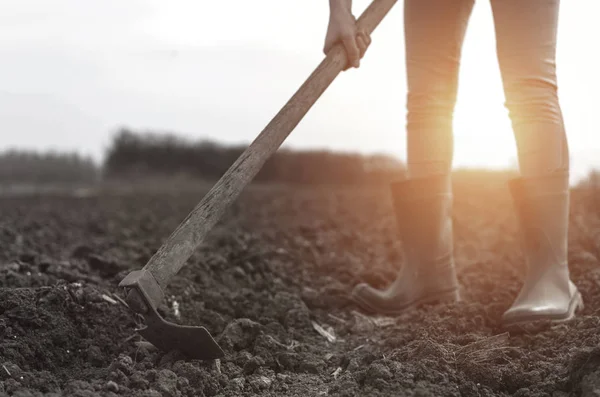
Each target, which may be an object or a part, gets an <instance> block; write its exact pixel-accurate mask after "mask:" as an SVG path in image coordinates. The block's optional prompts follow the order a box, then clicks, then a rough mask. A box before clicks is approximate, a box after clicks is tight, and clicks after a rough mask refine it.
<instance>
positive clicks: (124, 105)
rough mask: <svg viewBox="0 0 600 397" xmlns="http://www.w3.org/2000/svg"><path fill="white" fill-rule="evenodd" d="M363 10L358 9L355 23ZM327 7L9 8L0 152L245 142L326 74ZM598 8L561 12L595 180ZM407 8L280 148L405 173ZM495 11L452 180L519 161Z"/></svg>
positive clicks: (576, 127)
mask: <svg viewBox="0 0 600 397" xmlns="http://www.w3.org/2000/svg"><path fill="white" fill-rule="evenodd" d="M368 3H369V2H368V1H364V0H354V8H355V13H357V14H360V12H362V10H363V9H364V8H365V7H366V6H367V5H368ZM328 12H329V11H328V2H327V1H326V0H285V1H282V0H253V1H248V0H228V1H209V0H169V1H166V0H128V1H122V0H102V1H99V0H96V1H91V0H89V1H82V0H53V1H49V0H2V1H0V72H1V73H0V137H1V139H0V150H2V149H7V148H15V147H18V148H32V149H57V150H63V149H64V150H77V151H79V152H81V153H84V154H88V155H91V156H93V157H94V158H95V159H96V160H98V161H100V160H101V159H102V156H103V152H104V150H105V148H106V146H107V144H108V142H109V141H110V138H111V135H112V134H113V133H114V131H115V130H116V129H117V128H119V127H120V126H128V127H131V128H133V129H152V130H161V131H172V132H176V133H178V134H181V135H183V136H187V137H190V138H193V139H200V138H212V139H215V140H219V141H223V142H229V143H241V142H246V143H247V142H250V141H251V140H252V139H254V137H255V136H256V135H257V134H258V133H259V132H260V131H261V130H262V129H263V128H264V126H265V125H266V124H267V123H268V122H269V120H270V119H271V118H272V117H273V116H274V115H275V114H276V113H277V111H278V110H279V109H280V108H281V106H282V105H283V104H284V103H285V101H287V100H288V99H289V97H290V96H291V95H292V94H293V93H294V92H295V91H296V89H297V88H298V87H299V86H300V84H302V82H303V81H304V80H305V79H306V77H308V75H309V74H310V73H311V72H312V70H313V69H314V68H315V67H316V66H317V64H318V63H319V62H320V61H321V60H322V59H323V54H322V52H321V49H322V45H323V39H324V35H325V31H326V27H327V20H328ZM598 15H600V2H598V0H572V1H564V2H563V5H562V9H561V16H560V25H559V48H558V74H559V87H560V88H559V90H560V99H561V103H562V106H563V111H564V114H565V120H566V125H567V130H568V131H567V133H568V135H569V139H570V145H571V156H572V164H573V173H574V174H575V175H577V176H581V175H584V174H585V173H587V171H588V170H589V169H590V167H598V168H600V156H598V155H597V153H598V152H599V149H600V139H599V133H600V128H599V124H600V121H599V120H600V117H598V113H599V112H600V110H599V109H600V106H599V105H600V77H599V76H598V73H599V72H598V71H599V70H600V55H598V45H597V39H598V37H600V24H598V22H597V16H598ZM402 18H403V15H402V0H399V1H398V4H397V5H396V8H395V9H394V10H392V12H391V13H390V14H389V15H388V17H387V19H386V20H384V21H383V23H382V25H380V27H379V28H378V29H377V30H376V32H375V33H374V35H373V44H372V45H371V48H370V49H369V52H368V53H367V56H366V57H365V59H364V60H363V62H362V65H361V68H360V69H358V70H352V71H349V72H346V73H343V74H342V75H340V77H339V78H338V79H337V80H336V81H334V83H333V85H332V86H331V87H330V88H329V89H328V91H327V92H326V93H325V94H324V96H323V97H322V98H321V100H319V102H318V103H317V104H316V105H315V107H314V108H313V109H312V110H311V111H310V112H309V113H308V115H307V116H306V117H305V118H304V120H303V121H302V122H301V123H300V125H299V126H298V127H297V128H296V130H295V131H294V132H293V133H292V135H291V136H290V138H288V140H287V141H286V145H287V146H291V147H297V148H330V149H336V150H349V151H359V152H363V153H374V152H379V153H388V154H392V155H395V156H397V157H399V158H401V159H404V158H405V150H406V148H405V133H404V123H405V121H404V117H405V105H406V103H405V95H406V84H405V76H404V70H405V69H404V43H403V32H402V30H403V26H402ZM494 46H495V42H494V34H493V24H492V16H491V10H490V6H489V2H488V1H485V0H479V1H477V4H476V6H475V10H474V13H473V15H472V18H471V23H470V26H469V30H468V32H467V38H466V42H465V47H464V50H463V63H462V67H461V77H460V79H461V80H460V81H461V86H460V90H459V100H458V105H457V109H456V113H455V129H456V144H455V146H456V152H455V166H477V167H494V168H498V167H507V166H512V165H514V164H516V160H515V158H516V149H515V143H514V138H513V135H512V131H511V130H510V123H509V121H508V116H507V111H506V110H505V109H504V107H503V102H504V98H503V94H502V88H501V82H500V76H499V71H498V66H497V62H496V57H495V47H494Z"/></svg>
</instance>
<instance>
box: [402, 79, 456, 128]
mask: <svg viewBox="0 0 600 397" xmlns="http://www.w3.org/2000/svg"><path fill="white" fill-rule="evenodd" d="M455 103H456V92H455V90H453V89H440V88H438V89H435V90H433V89H428V90H418V91H416V90H413V91H409V92H408V95H407V101H406V107H407V123H408V128H409V129H412V128H417V127H424V128H427V127H429V126H430V127H435V128H441V127H450V126H451V125H452V116H453V112H454V106H455Z"/></svg>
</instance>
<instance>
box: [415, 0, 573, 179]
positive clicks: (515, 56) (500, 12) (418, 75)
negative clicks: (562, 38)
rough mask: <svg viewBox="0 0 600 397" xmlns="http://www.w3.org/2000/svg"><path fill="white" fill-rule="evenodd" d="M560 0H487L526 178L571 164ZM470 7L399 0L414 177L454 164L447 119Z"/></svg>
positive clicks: (468, 0) (449, 0)
mask: <svg viewBox="0 0 600 397" xmlns="http://www.w3.org/2000/svg"><path fill="white" fill-rule="evenodd" d="M559 3H560V1H559V0H491V4H492V10H493V13H494V22H495V27H496V41H497V53H498V60H499V64H500V69H501V73H502V79H503V84H504V92H505V98H506V107H507V108H508V110H509V115H510V117H511V121H512V125H513V130H514V134H515V138H516V141H517V148H518V152H519V165H520V168H521V172H522V173H523V174H524V175H526V176H532V175H539V174H543V173H547V172H551V171H556V170H560V171H568V169H569V159H568V157H569V156H568V147H567V140H566V137H565V131H564V124H563V118H562V113H561V110H560V105H559V102H558V97H557V83H556V66H555V53H556V31H557V21H558V9H559ZM473 4H474V0H405V3H404V18H405V39H406V65H407V80H408V81H407V83H408V95H407V110H408V113H407V126H406V128H407V146H408V153H407V157H408V161H407V162H408V170H409V174H410V175H411V176H412V177H419V176H427V175H431V174H437V173H448V172H449V171H450V169H451V167H452V156H453V137H452V136H453V132H452V116H453V112H454V105H455V103H456V93H457V86H458V70H459V64H460V55H461V49H462V43H463V39H464V35H465V31H466V28H467V25H468V20H469V17H470V14H471V11H472V8H473ZM482 133H485V131H483V132H482Z"/></svg>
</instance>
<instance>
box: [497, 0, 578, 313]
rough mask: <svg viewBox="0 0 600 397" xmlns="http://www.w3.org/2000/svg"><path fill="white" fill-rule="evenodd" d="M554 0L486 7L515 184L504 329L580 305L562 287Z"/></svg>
mask: <svg viewBox="0 0 600 397" xmlns="http://www.w3.org/2000/svg"><path fill="white" fill-rule="evenodd" d="M559 5H560V1H559V0H527V1H524V0H492V10H493V13H494V21H495V26H496V41H497V52H498V61H499V64H500V70H501V73H502V79H503V84H504V92H505V97H506V107H507V108H508V110H509V114H510V117H511V121H512V125H513V130H514V134H515V139H516V142H517V148H518V153H519V166H520V170H521V175H522V177H521V178H516V179H514V180H512V181H511V182H510V188H511V193H512V196H513V199H514V203H515V209H516V212H517V216H518V219H519V223H520V227H521V235H522V236H521V237H522V239H523V242H524V250H525V257H526V260H527V267H528V268H527V276H526V277H525V280H524V284H523V287H522V288H521V291H520V293H519V295H518V296H517V298H516V299H515V302H514V303H513V305H512V306H511V308H510V309H509V310H508V311H507V312H506V313H505V314H504V321H505V323H507V324H516V323H527V322H531V321H534V320H566V319H569V318H571V317H572V316H573V315H574V313H575V311H576V310H577V309H578V308H580V307H582V306H583V303H582V300H581V296H580V294H579V292H578V291H577V288H576V287H575V285H574V284H573V283H572V282H571V281H570V280H569V269H568V264H567V231H568V220H569V150H568V145H567V139H566V135H565V128H564V123H563V118H562V113H561V109H560V105H559V102H558V95H557V79H556V62H555V56H556V37H557V25H558V12H559Z"/></svg>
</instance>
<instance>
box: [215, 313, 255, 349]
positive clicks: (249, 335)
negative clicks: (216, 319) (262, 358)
mask: <svg viewBox="0 0 600 397" xmlns="http://www.w3.org/2000/svg"><path fill="white" fill-rule="evenodd" d="M261 330H262V325H260V324H259V323H256V322H254V321H252V320H250V319H247V318H239V319H237V320H234V321H233V322H231V323H229V324H228V325H227V327H225V329H224V330H223V333H222V334H221V335H220V336H219V338H218V343H219V344H220V345H221V346H222V347H223V348H224V349H226V350H242V349H247V348H249V347H250V346H252V343H253V342H254V340H255V339H256V337H257V336H258V335H259V333H260V332H261Z"/></svg>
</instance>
